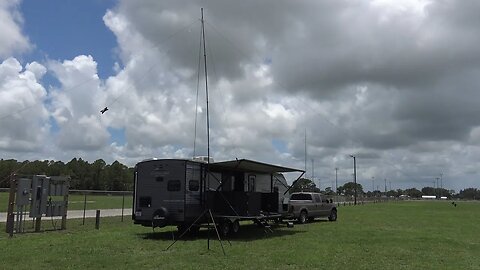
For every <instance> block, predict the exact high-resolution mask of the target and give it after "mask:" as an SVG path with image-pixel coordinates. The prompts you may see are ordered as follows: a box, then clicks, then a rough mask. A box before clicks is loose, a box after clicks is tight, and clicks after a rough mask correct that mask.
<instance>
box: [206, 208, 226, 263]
mask: <svg viewBox="0 0 480 270" xmlns="http://www.w3.org/2000/svg"><path fill="white" fill-rule="evenodd" d="M208 213H210V218H211V219H212V223H213V227H214V228H215V231H216V232H217V237H218V241H219V242H220V246H222V251H223V255H227V254H225V249H224V248H223V243H222V239H221V238H220V234H219V233H218V229H217V225H215V220H214V219H213V215H212V211H210V209H208Z"/></svg>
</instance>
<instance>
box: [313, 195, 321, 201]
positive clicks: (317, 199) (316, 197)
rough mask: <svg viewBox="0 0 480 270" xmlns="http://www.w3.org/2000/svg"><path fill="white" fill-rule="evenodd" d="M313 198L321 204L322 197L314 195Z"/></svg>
mask: <svg viewBox="0 0 480 270" xmlns="http://www.w3.org/2000/svg"><path fill="white" fill-rule="evenodd" d="M313 197H315V202H317V203H319V202H321V201H322V200H321V199H320V195H318V194H313Z"/></svg>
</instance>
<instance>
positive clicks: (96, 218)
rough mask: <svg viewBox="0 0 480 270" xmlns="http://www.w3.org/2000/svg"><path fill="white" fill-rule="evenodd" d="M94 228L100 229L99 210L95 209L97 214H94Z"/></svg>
mask: <svg viewBox="0 0 480 270" xmlns="http://www.w3.org/2000/svg"><path fill="white" fill-rule="evenodd" d="M95 229H97V230H98V229H100V210H98V209H97V214H96V216H95Z"/></svg>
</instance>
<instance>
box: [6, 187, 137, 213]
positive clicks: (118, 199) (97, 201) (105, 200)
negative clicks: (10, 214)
mask: <svg viewBox="0 0 480 270" xmlns="http://www.w3.org/2000/svg"><path fill="white" fill-rule="evenodd" d="M68 201H69V204H68V210H83V207H84V203H85V196H84V195H78V194H70V195H69V197H68ZM86 201H87V203H86V209H91V210H94V209H115V208H117V209H119V208H122V201H123V198H122V195H91V194H87V200H86ZM123 204H124V206H125V208H132V195H125V201H124V202H123ZM7 205H8V192H0V212H7Z"/></svg>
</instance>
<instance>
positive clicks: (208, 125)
mask: <svg viewBox="0 0 480 270" xmlns="http://www.w3.org/2000/svg"><path fill="white" fill-rule="evenodd" d="M201 11H202V40H203V60H204V64H205V94H206V100H207V163H208V164H210V117H209V112H208V76H207V50H206V46H205V22H204V20H203V8H201Z"/></svg>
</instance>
